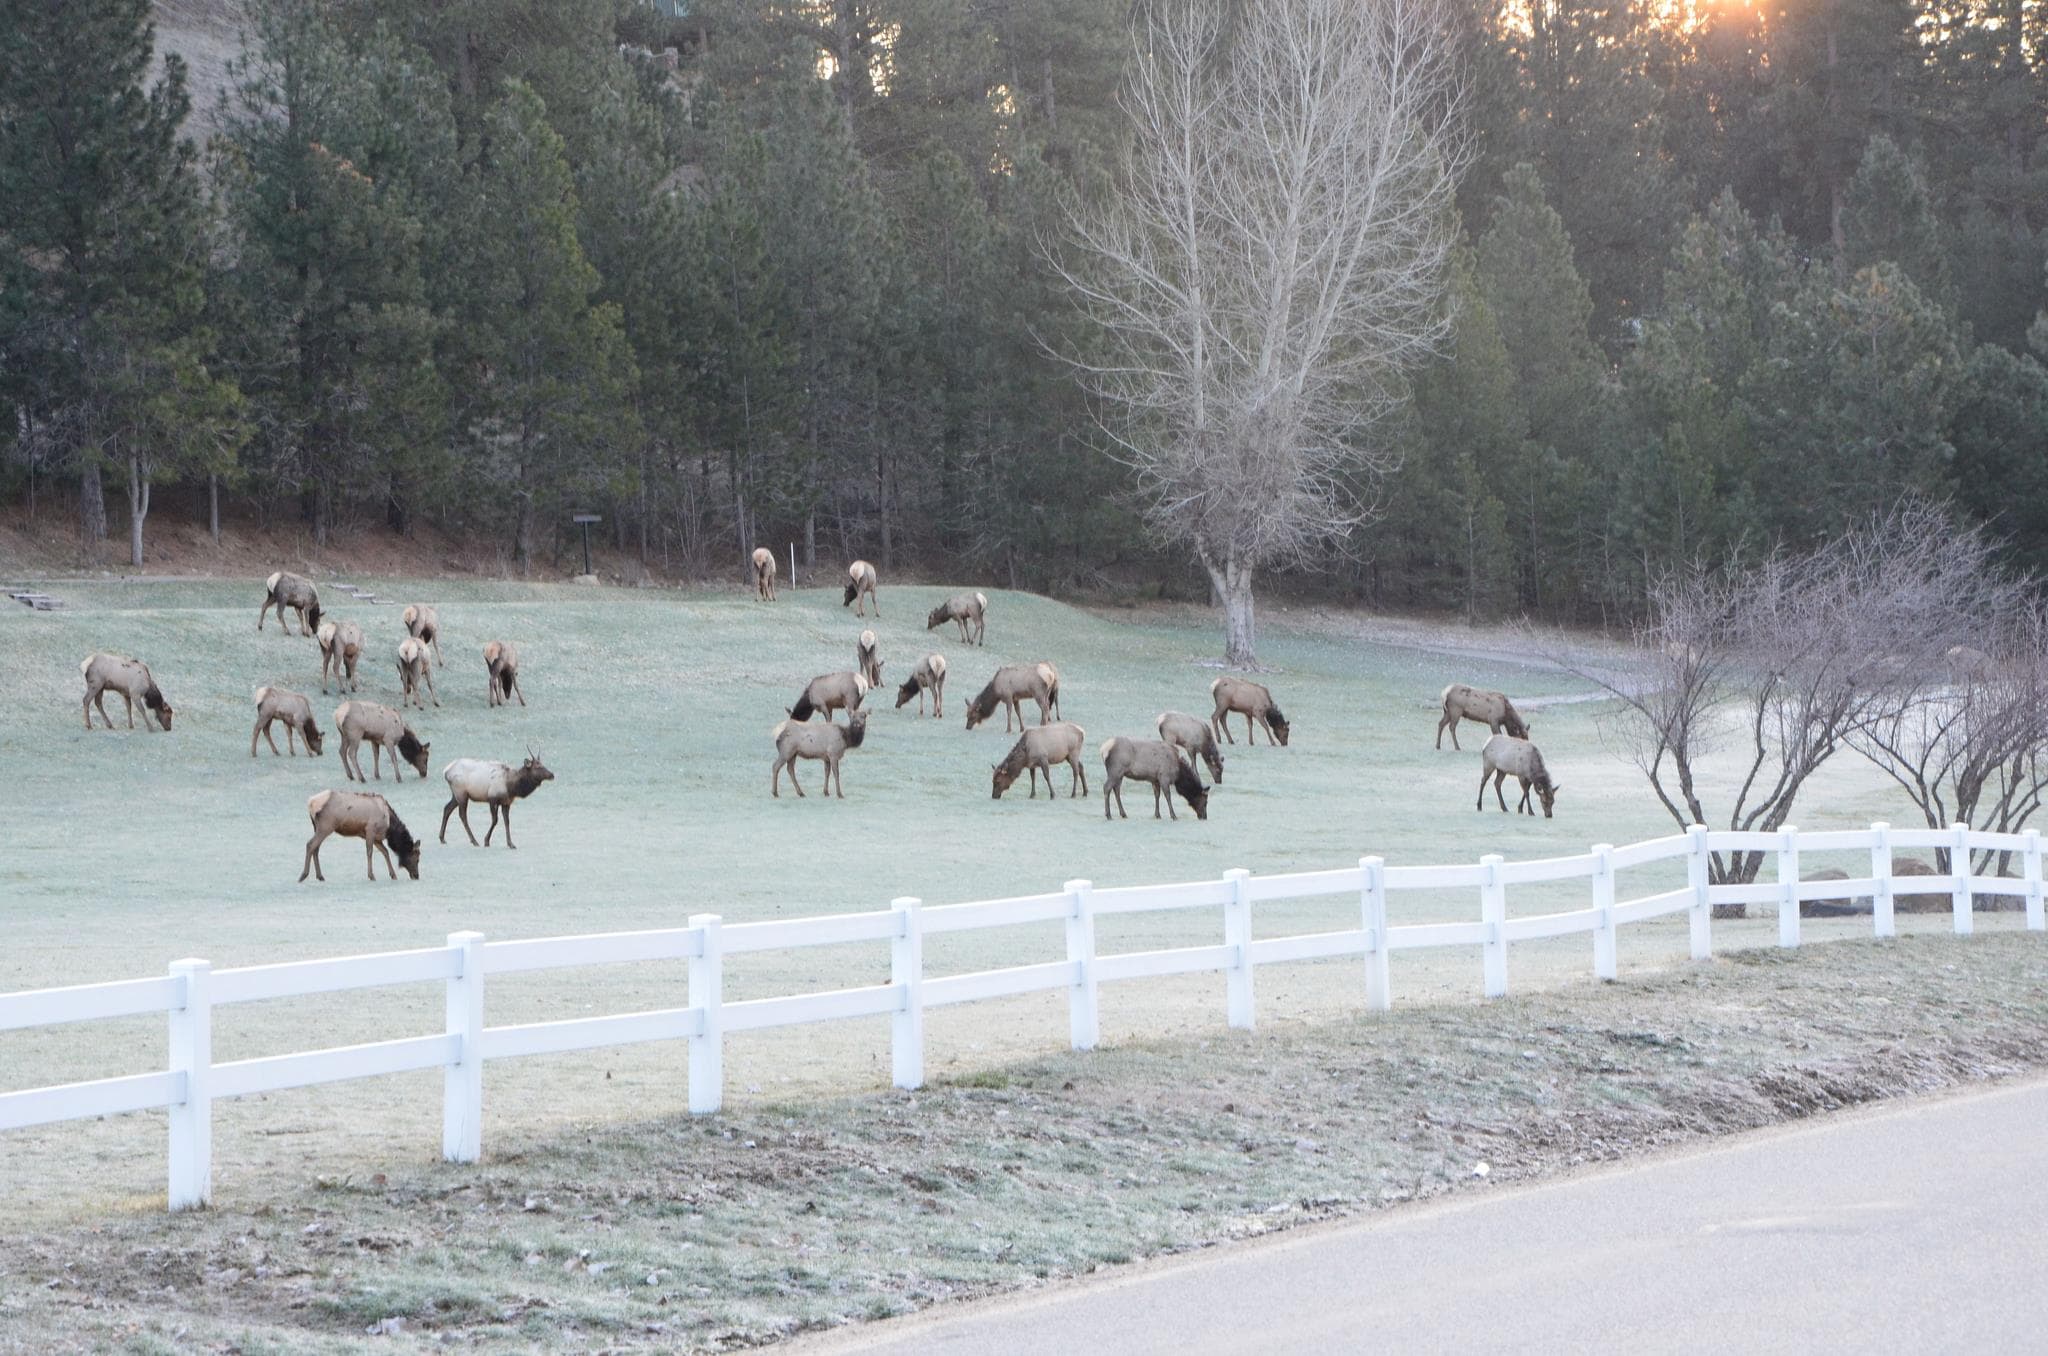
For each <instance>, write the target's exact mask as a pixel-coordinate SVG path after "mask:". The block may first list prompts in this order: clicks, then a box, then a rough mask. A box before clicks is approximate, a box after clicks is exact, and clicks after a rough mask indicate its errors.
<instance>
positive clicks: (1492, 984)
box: [1479, 852, 1508, 998]
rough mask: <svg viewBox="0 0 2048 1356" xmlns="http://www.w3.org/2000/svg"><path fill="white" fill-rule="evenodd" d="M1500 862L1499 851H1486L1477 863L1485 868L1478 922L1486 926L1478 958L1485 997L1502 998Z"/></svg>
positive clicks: (1504, 937) (1504, 960)
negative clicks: (1483, 980)
mask: <svg viewBox="0 0 2048 1356" xmlns="http://www.w3.org/2000/svg"><path fill="white" fill-rule="evenodd" d="M1500 864H1501V855H1500V854H1499V853H1498V852H1489V853H1487V854H1486V855H1485V856H1484V857H1481V858H1480V859H1479V865H1480V866H1482V867H1484V868H1485V869H1486V878H1485V880H1484V881H1482V882H1481V883H1480V886H1479V921H1480V922H1481V923H1483V924H1485V926H1486V940H1485V941H1484V942H1483V943H1482V944H1481V948H1480V960H1481V969H1482V970H1483V972H1484V975H1485V989H1486V996H1487V997H1488V998H1499V997H1502V996H1503V995H1505V994H1506V993H1507V991H1508V929H1507V922H1508V892H1507V887H1506V886H1504V885H1502V884H1501V883H1500Z"/></svg>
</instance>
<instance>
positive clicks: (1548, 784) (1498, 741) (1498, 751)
mask: <svg viewBox="0 0 2048 1356" xmlns="http://www.w3.org/2000/svg"><path fill="white" fill-rule="evenodd" d="M1479 757H1480V767H1479V803H1478V804H1477V805H1475V806H1473V807H1472V808H1473V809H1475V810H1484V809H1485V808H1486V779H1487V778H1488V777H1491V778H1493V798H1494V799H1495V800H1497V801H1499V802H1500V808H1501V809H1502V810H1503V811H1505V810H1506V809H1507V808H1508V802H1507V798H1506V797H1504V796H1502V795H1501V793H1500V784H1501V782H1502V781H1503V780H1505V779H1506V778H1508V777H1513V778H1514V779H1515V780H1516V781H1518V782H1520V783H1521V784H1522V799H1521V800H1520V801H1519V802H1518V803H1517V804H1516V806H1515V810H1516V812H1517V813H1521V814H1530V815H1533V814H1535V813H1536V811H1535V810H1534V809H1532V808H1531V807H1530V805H1529V789H1530V788H1531V787H1534V788H1535V790H1536V795H1537V797H1538V798H1539V799H1540V800H1542V802H1543V817H1544V818H1545V819H1548V818H1550V807H1551V806H1552V805H1553V804H1555V803H1556V801H1557V793H1558V792H1559V791H1562V790H1563V789H1564V788H1563V787H1561V786H1559V785H1557V784H1556V783H1554V782H1552V781H1551V780H1550V770H1549V769H1548V768H1546V767H1544V766H1543V755H1542V754H1541V753H1539V752H1537V749H1536V746H1535V745H1534V744H1531V743H1530V742H1529V741H1528V740H1526V739H1517V738H1515V737H1514V736H1513V735H1505V734H1497V735H1495V736H1494V737H1493V738H1491V739H1489V740H1487V741H1486V747H1485V748H1484V749H1482V750H1481V751H1480V754H1479Z"/></svg>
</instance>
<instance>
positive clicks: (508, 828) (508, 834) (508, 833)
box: [505, 800, 519, 850]
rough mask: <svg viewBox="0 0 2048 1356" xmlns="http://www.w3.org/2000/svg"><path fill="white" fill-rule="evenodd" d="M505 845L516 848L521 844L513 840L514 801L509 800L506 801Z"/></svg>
mask: <svg viewBox="0 0 2048 1356" xmlns="http://www.w3.org/2000/svg"><path fill="white" fill-rule="evenodd" d="M505 846H506V847H508V848H512V849H515V850H516V849H517V848H518V846H519V845H518V844H517V843H515V842H513V841H512V802H511V801H509V800H508V801H506V802H505Z"/></svg>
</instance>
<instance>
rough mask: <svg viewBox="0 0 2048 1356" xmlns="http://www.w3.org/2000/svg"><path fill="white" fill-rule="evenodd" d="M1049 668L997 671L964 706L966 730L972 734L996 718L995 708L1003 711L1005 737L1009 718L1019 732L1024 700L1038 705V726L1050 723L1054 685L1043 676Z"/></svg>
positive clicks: (1035, 666) (1016, 666) (1008, 667)
mask: <svg viewBox="0 0 2048 1356" xmlns="http://www.w3.org/2000/svg"><path fill="white" fill-rule="evenodd" d="M1051 667H1052V666H1051V665H1050V664H1005V665H1003V667H1001V668H999V669H997V670H996V675H995V677H993V678H991V679H989V680H988V686H987V687H984V688H983V689H982V690H981V691H980V692H979V693H977V694H975V698H974V700H973V701H971V702H969V703H967V728H968V729H970V730H971V729H973V728H974V727H975V726H977V725H979V724H981V723H982V722H983V721H985V720H987V719H989V718H990V717H991V716H993V715H995V713H996V708H997V707H998V706H1000V707H1002V708H1003V733H1004V734H1008V733H1009V732H1010V718H1011V717H1012V716H1015V717H1016V719H1017V725H1018V727H1019V728H1022V727H1023V725H1024V699H1025V698H1026V697H1029V698H1030V699H1031V700H1033V701H1035V702H1037V703H1038V723H1039V724H1040V725H1044V724H1045V723H1046V722H1048V721H1049V720H1051V719H1052V700H1053V685H1052V683H1050V682H1048V681H1047V680H1046V673H1045V670H1047V669H1050V668H1051ZM1056 677H1057V675H1055V678H1056Z"/></svg>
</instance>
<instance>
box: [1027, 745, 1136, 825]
mask: <svg viewBox="0 0 2048 1356" xmlns="http://www.w3.org/2000/svg"><path fill="white" fill-rule="evenodd" d="M1067 771H1068V772H1070V773H1072V774H1073V776H1072V777H1071V778H1070V779H1069V780H1068V782H1067V799H1068V800H1072V799H1074V797H1076V796H1085V795H1087V794H1088V774H1087V773H1086V772H1085V771H1083V770H1082V767H1081V755H1080V754H1078V753H1077V754H1075V755H1074V756H1073V757H1072V758H1069V759H1068V760H1067ZM1045 789H1046V790H1047V791H1050V790H1052V769H1051V768H1047V769H1046V770H1045ZM1152 808H1153V813H1154V814H1157V813H1158V810H1159V807H1158V806H1156V805H1155V806H1154V807H1152Z"/></svg>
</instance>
